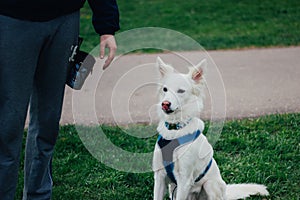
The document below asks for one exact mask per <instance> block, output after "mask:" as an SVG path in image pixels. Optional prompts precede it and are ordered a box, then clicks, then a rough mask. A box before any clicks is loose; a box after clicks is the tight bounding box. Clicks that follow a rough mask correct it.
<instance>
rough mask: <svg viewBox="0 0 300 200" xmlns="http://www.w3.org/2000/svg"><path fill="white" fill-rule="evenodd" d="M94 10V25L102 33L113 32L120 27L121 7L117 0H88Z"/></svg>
mask: <svg viewBox="0 0 300 200" xmlns="http://www.w3.org/2000/svg"><path fill="white" fill-rule="evenodd" d="M88 2H89V5H90V7H91V9H92V11H93V18H92V22H93V26H94V28H95V31H96V32H97V33H98V34H100V35H104V34H112V35H114V34H115V32H116V31H118V30H119V29H120V25H119V9H118V5H117V2H116V0H88Z"/></svg>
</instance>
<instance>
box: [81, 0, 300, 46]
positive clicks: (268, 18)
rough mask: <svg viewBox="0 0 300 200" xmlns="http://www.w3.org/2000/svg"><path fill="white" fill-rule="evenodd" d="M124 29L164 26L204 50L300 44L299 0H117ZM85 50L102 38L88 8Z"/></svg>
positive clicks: (83, 30)
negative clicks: (184, 36)
mask: <svg viewBox="0 0 300 200" xmlns="http://www.w3.org/2000/svg"><path fill="white" fill-rule="evenodd" d="M118 5H119V10H120V24H121V30H120V32H122V31H125V30H130V29H134V28H140V27H163V28H168V29H172V30H175V31H179V32H181V33H183V34H185V35H187V36H189V37H191V38H193V39H194V40H196V41H197V42H199V43H200V44H201V45H202V46H203V47H204V48H205V49H208V50H210V49H228V48H249V47H251V48H252V47H269V46H290V45H299V44H300V20H299V19H300V2H299V1H298V0H284V1H282V0H264V1H261V0H225V1H221V0H211V1H203V0H188V1H182V0H172V1H171V0H164V1H159V0H130V1H127V0H118ZM81 16H82V18H81V34H82V36H83V37H84V38H85V42H84V44H83V47H84V48H85V49H86V50H91V49H92V48H93V47H95V46H96V45H97V44H98V42H99V39H98V37H97V35H96V34H95V33H94V30H93V27H92V26H91V12H90V10H89V8H88V5H87V4H86V5H85V7H84V8H83V9H82V13H81Z"/></svg>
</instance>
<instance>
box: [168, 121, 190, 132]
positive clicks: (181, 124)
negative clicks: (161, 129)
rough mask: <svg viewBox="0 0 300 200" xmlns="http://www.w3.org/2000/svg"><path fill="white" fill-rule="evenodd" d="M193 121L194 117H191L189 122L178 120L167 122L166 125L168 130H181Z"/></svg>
mask: <svg viewBox="0 0 300 200" xmlns="http://www.w3.org/2000/svg"><path fill="white" fill-rule="evenodd" d="M190 121H192V118H190V119H189V120H188V121H187V122H185V123H184V122H178V123H169V122H165V126H166V128H167V129H168V130H179V129H182V128H183V127H185V126H186V125H188V124H189V123H190Z"/></svg>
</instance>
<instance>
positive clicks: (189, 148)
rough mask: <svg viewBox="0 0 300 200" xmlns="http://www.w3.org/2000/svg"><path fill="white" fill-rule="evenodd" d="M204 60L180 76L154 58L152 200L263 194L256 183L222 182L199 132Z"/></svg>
mask: <svg viewBox="0 0 300 200" xmlns="http://www.w3.org/2000/svg"><path fill="white" fill-rule="evenodd" d="M206 65H207V62H206V60H203V61H201V62H200V63H199V64H198V65H197V66H195V67H191V68H190V71H189V73H188V74H181V73H178V72H176V71H175V70H174V68H173V67H172V66H170V65H167V64H165V63H164V62H163V61H162V60H161V59H160V58H159V57H158V58H157V67H158V69H159V72H160V74H161V82H160V85H161V86H160V88H159V96H160V103H159V104H160V106H159V111H158V113H159V117H160V122H159V125H158V128H157V131H158V133H159V138H158V140H157V143H156V145H155V151H154V157H153V171H154V179H155V185H154V199H155V200H162V199H163V198H164V196H165V191H166V183H169V197H170V199H176V200H186V199H188V200H193V199H194V200H197V199H208V200H226V199H227V200H229V199H240V198H246V197H249V196H250V195H255V194H258V195H268V191H267V190H266V186H264V185H258V184H233V185H226V183H225V182H224V181H223V179H222V177H221V174H220V171H219V168H218V165H217V163H216V161H215V160H214V158H213V148H212V146H211V145H210V144H209V143H208V141H207V139H206V137H205V136H204V135H203V134H202V131H203V130H204V123H203V121H202V120H201V119H199V118H198V117H197V116H198V114H199V112H200V111H201V110H202V108H203V98H204V95H203V93H204V74H205V70H206Z"/></svg>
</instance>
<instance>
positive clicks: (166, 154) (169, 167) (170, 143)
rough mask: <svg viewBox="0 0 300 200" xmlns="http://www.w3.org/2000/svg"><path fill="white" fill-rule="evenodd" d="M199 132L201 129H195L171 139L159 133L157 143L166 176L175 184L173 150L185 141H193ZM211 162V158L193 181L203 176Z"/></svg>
mask: <svg viewBox="0 0 300 200" xmlns="http://www.w3.org/2000/svg"><path fill="white" fill-rule="evenodd" d="M200 134H201V131H200V130H196V131H194V132H193V133H191V134H188V135H184V136H181V137H179V138H176V139H173V140H167V139H165V138H163V137H162V136H161V135H159V136H158V139H157V144H158V146H159V147H160V149H161V152H162V157H163V165H164V167H165V170H166V172H167V176H168V177H169V178H170V180H171V181H172V182H173V183H175V184H176V185H177V181H176V178H175V176H174V162H173V152H174V150H175V149H176V148H177V147H179V146H182V145H184V144H186V143H189V142H193V141H195V140H196V139H197V138H198V137H199V135H200ZM211 164H212V159H211V160H210V161H209V163H208V165H207V166H206V168H205V170H204V171H203V172H202V173H201V174H200V175H199V176H198V177H197V178H196V180H195V182H198V181H200V180H201V179H202V178H203V177H204V176H205V174H206V173H207V172H208V170H209V169H210V167H211Z"/></svg>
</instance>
